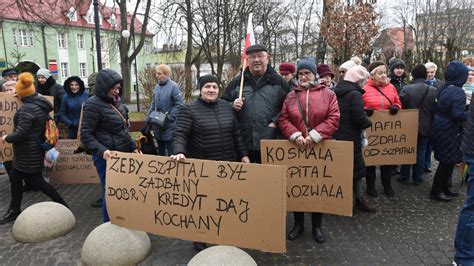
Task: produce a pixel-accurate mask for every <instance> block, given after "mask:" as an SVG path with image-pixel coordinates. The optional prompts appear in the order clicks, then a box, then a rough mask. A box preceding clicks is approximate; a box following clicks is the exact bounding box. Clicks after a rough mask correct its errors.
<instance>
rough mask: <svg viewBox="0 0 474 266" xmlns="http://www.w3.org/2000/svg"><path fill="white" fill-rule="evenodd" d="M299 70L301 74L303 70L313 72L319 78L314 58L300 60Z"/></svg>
mask: <svg viewBox="0 0 474 266" xmlns="http://www.w3.org/2000/svg"><path fill="white" fill-rule="evenodd" d="M297 68H298V70H297V72H299V71H300V70H301V69H307V70H309V71H311V72H312V73H313V74H314V75H315V76H318V70H317V69H316V63H315V60H314V58H309V57H303V58H301V59H300V60H298V67H297Z"/></svg>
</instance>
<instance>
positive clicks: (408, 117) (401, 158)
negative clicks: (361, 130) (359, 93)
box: [362, 109, 418, 166]
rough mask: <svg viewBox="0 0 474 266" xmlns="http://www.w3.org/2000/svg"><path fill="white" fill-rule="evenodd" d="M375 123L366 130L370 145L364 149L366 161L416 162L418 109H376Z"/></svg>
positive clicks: (393, 163) (378, 163) (369, 162)
mask: <svg viewBox="0 0 474 266" xmlns="http://www.w3.org/2000/svg"><path fill="white" fill-rule="evenodd" d="M370 120H372V126H371V127H370V128H368V129H367V130H366V132H367V140H368V142H369V146H368V147H366V148H363V149H362V154H363V156H364V160H365V165H366V166H372V165H401V164H415V163H416V145H417V141H418V110H417V109H407V110H400V111H399V112H398V113H397V114H396V115H391V114H390V113H389V111H387V110H384V111H375V112H374V114H373V115H372V116H371V117H370Z"/></svg>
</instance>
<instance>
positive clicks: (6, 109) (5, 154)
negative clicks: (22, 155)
mask: <svg viewBox="0 0 474 266" xmlns="http://www.w3.org/2000/svg"><path fill="white" fill-rule="evenodd" d="M22 105H23V103H22V102H21V100H20V99H19V98H17V97H15V96H13V94H9V93H5V92H0V136H4V135H7V134H8V133H11V132H13V116H14V115H15V112H16V111H17V110H18V109H20V107H21V106H22ZM11 160H13V147H12V144H10V143H2V142H1V141H0V161H2V162H6V161H11Z"/></svg>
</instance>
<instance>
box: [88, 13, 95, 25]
mask: <svg viewBox="0 0 474 266" xmlns="http://www.w3.org/2000/svg"><path fill="white" fill-rule="evenodd" d="M87 22H88V23H90V24H94V11H91V10H89V12H87Z"/></svg>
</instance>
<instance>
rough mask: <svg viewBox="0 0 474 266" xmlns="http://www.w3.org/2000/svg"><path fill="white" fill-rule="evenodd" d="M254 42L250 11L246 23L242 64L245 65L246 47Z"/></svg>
mask: <svg viewBox="0 0 474 266" xmlns="http://www.w3.org/2000/svg"><path fill="white" fill-rule="evenodd" d="M254 44H255V34H254V33H253V24H252V13H250V15H249V21H248V23H247V35H246V36H245V46H244V50H243V52H242V65H247V64H246V63H244V62H245V61H246V59H247V55H246V54H245V51H246V50H247V47H249V46H251V45H254Z"/></svg>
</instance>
